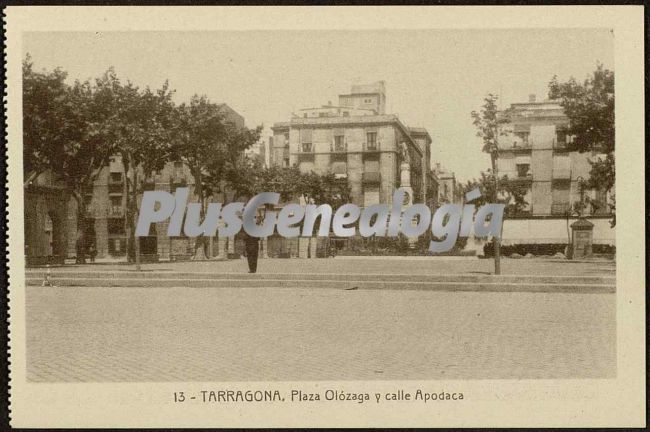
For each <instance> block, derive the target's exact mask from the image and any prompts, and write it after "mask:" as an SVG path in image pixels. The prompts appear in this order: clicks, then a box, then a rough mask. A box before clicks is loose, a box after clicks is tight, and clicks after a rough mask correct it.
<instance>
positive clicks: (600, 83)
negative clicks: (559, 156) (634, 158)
mask: <svg viewBox="0 0 650 432" xmlns="http://www.w3.org/2000/svg"><path fill="white" fill-rule="evenodd" d="M548 95H549V98H550V99H556V100H559V103H560V105H561V106H562V108H564V112H565V114H566V115H567V117H569V126H568V128H567V133H568V134H569V135H571V136H572V138H573V139H572V140H571V141H570V142H569V144H568V147H569V150H572V151H578V152H580V153H584V152H588V151H597V152H600V153H605V154H606V156H605V158H604V159H603V158H601V157H599V158H598V159H596V160H595V161H590V164H591V172H590V178H589V179H588V180H587V184H586V186H587V187H589V188H595V189H598V190H603V191H605V192H606V193H609V192H610V191H611V190H612V189H613V188H614V184H615V157H614V152H615V144H616V139H615V115H614V106H615V104H614V102H615V97H614V71H611V70H609V69H605V68H604V67H603V65H602V64H600V63H599V64H598V65H597V66H596V70H595V71H594V73H593V75H591V76H589V77H588V78H586V79H585V80H584V81H583V82H582V83H579V82H578V81H576V79H575V78H573V77H571V78H570V79H569V80H568V81H566V82H559V81H558V78H557V76H554V77H553V79H552V80H551V82H550V83H549V94H548ZM607 204H608V203H598V204H597V205H607ZM609 206H610V208H611V209H612V211H614V210H615V201H613V202H612V203H609ZM615 223H616V216H615V214H614V216H613V219H612V226H614V225H615Z"/></svg>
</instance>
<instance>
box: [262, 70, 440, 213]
mask: <svg viewBox="0 0 650 432" xmlns="http://www.w3.org/2000/svg"><path fill="white" fill-rule="evenodd" d="M385 111H386V91H385V83H384V82H383V81H380V82H376V83H372V84H365V85H353V86H352V89H351V91H350V93H347V94H342V95H340V96H339V99H338V104H337V105H334V104H332V103H331V102H330V103H328V104H327V105H323V106H320V107H315V108H306V109H302V110H300V111H298V112H296V113H294V114H293V115H292V118H291V119H290V120H289V121H286V122H278V123H275V124H274V125H273V127H272V130H273V138H272V140H270V143H271V145H270V163H271V164H272V165H278V166H286V167H288V166H293V165H298V167H299V168H300V170H302V171H304V172H310V171H314V172H316V173H319V174H325V173H328V172H332V173H334V174H335V175H336V176H337V177H339V178H341V179H342V180H345V181H347V182H348V184H349V186H350V189H351V195H352V202H353V203H354V204H357V205H359V206H362V207H363V206H369V205H372V204H377V203H390V202H391V199H392V195H393V191H394V189H395V188H397V187H400V186H409V187H410V188H411V189H412V201H413V202H428V200H429V199H431V198H433V196H432V195H433V194H431V188H432V187H433V186H432V183H433V180H434V177H433V175H432V173H431V168H430V159H431V137H430V135H429V133H428V132H427V131H426V129H424V128H409V127H408V126H406V125H405V124H404V123H402V121H401V120H400V119H399V118H398V116H397V115H395V114H387V113H386V112H385ZM404 163H406V164H408V170H409V178H408V183H410V184H409V185H403V184H402V183H403V182H402V179H401V169H403V168H405V165H404Z"/></svg>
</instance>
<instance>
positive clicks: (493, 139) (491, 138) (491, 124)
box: [471, 93, 506, 274]
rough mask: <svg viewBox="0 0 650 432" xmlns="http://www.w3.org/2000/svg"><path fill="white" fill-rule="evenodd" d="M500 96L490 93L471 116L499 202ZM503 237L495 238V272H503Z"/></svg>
mask: <svg viewBox="0 0 650 432" xmlns="http://www.w3.org/2000/svg"><path fill="white" fill-rule="evenodd" d="M497 101H498V97H497V96H496V95H494V94H492V93H489V94H488V95H487V97H486V98H484V99H483V106H482V107H481V110H480V111H478V112H477V111H472V113H471V116H472V120H473V122H472V123H473V124H474V126H475V127H476V129H477V132H476V136H477V137H479V138H481V140H482V142H483V147H482V151H483V152H484V153H488V154H489V155H490V162H491V165H492V173H493V175H492V178H493V183H494V188H493V190H492V195H491V196H490V198H491V199H492V200H494V201H493V202H497V200H498V193H497V191H499V190H500V186H499V171H498V164H497V160H498V158H499V134H500V133H501V132H500V129H501V128H500V125H501V123H503V122H505V121H506V119H505V118H501V117H499V113H498V107H497ZM500 251H501V239H500V238H499V237H495V238H494V273H495V274H500V273H501V254H500Z"/></svg>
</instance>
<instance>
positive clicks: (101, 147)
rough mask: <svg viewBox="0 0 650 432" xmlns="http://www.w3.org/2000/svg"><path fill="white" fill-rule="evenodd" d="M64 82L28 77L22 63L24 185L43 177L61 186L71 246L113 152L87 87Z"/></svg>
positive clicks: (61, 76) (102, 113) (43, 75)
mask: <svg viewBox="0 0 650 432" xmlns="http://www.w3.org/2000/svg"><path fill="white" fill-rule="evenodd" d="M66 77H67V74H66V73H65V72H64V71H62V70H61V69H55V70H54V71H52V72H46V71H43V72H36V71H34V70H33V64H32V63H31V59H30V57H29V56H28V57H27V58H26V59H25V61H24V62H23V157H24V182H25V183H24V184H25V187H27V186H28V185H29V184H30V183H31V182H32V181H33V180H34V179H36V178H37V177H38V176H39V175H41V174H43V173H45V172H49V173H50V174H51V175H52V178H53V179H54V180H55V181H60V182H62V183H63V185H64V187H65V191H66V194H67V195H68V196H72V197H73V198H74V200H75V202H76V211H77V226H78V233H77V242H78V241H79V240H82V242H83V233H84V232H85V231H86V225H87V219H86V213H87V212H86V202H85V200H84V195H85V193H86V192H87V191H88V190H89V189H90V188H91V187H92V185H93V183H94V181H95V179H96V178H97V175H98V174H99V171H100V169H101V168H102V167H103V166H105V165H106V163H107V162H108V158H109V157H110V155H111V153H112V152H113V145H112V142H111V141H110V140H106V139H104V134H103V132H104V129H103V127H104V124H105V122H106V119H107V118H109V117H110V115H111V113H110V110H107V109H105V107H104V106H103V105H102V103H101V97H100V95H99V94H98V92H97V91H96V89H95V88H93V86H92V85H91V84H90V83H89V82H87V81H86V82H79V81H76V82H75V83H74V85H73V86H69V85H67V84H66V83H65V80H66ZM66 201H67V200H66ZM79 235H81V238H79Z"/></svg>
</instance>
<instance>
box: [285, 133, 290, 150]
mask: <svg viewBox="0 0 650 432" xmlns="http://www.w3.org/2000/svg"><path fill="white" fill-rule="evenodd" d="M284 146H285V147H289V132H287V133H285V134H284Z"/></svg>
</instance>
